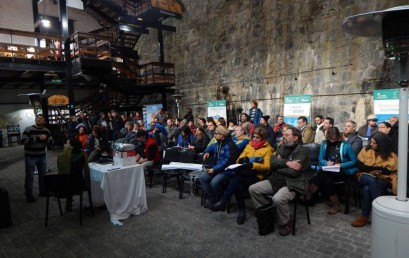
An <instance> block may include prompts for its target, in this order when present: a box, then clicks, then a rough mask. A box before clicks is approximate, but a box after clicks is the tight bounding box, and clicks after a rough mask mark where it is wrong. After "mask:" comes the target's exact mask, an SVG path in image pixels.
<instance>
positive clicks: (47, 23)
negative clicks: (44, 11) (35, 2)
mask: <svg viewBox="0 0 409 258" xmlns="http://www.w3.org/2000/svg"><path fill="white" fill-rule="evenodd" d="M40 22H41V24H42V25H43V26H44V27H45V28H50V26H51V21H50V20H49V19H48V18H47V17H44V16H41V18H40Z"/></svg>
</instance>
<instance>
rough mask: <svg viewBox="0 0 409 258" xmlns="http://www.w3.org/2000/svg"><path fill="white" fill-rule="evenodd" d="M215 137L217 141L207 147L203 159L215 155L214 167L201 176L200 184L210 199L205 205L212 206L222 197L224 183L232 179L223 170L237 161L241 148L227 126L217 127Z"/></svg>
mask: <svg viewBox="0 0 409 258" xmlns="http://www.w3.org/2000/svg"><path fill="white" fill-rule="evenodd" d="M214 137H215V138H216V143H214V144H212V145H210V146H209V147H207V148H206V150H205V151H204V154H203V160H206V159H207V158H208V157H209V156H210V155H212V156H213V164H212V167H211V168H210V169H208V170H207V171H206V172H203V173H201V174H200V176H199V180H200V185H201V186H202V189H203V191H204V192H205V193H206V198H207V200H208V203H207V204H205V207H210V206H212V205H213V204H214V203H216V202H217V201H218V200H219V199H220V197H221V195H222V194H223V185H224V184H225V183H226V182H228V180H229V179H230V177H229V176H228V175H224V174H222V173H221V172H222V171H224V170H225V169H226V168H227V167H228V166H229V165H231V164H233V163H235V162H236V160H237V158H238V156H239V149H238V148H237V146H236V144H235V143H234V142H233V140H232V138H231V136H230V134H229V131H228V130H227V129H226V128H224V127H222V126H219V127H217V128H216V130H215V132H214Z"/></svg>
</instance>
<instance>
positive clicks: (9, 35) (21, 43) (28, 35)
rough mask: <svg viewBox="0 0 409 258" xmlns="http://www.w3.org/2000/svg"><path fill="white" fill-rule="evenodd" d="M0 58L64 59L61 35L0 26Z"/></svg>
mask: <svg viewBox="0 0 409 258" xmlns="http://www.w3.org/2000/svg"><path fill="white" fill-rule="evenodd" d="M0 58H6V59H10V60H11V61H12V62H14V61H16V60H17V59H29V60H37V61H38V62H41V61H44V60H52V61H61V60H64V55H63V44H62V36H55V35H48V34H42V33H36V32H27V31H19V30H11V29H4V28H0Z"/></svg>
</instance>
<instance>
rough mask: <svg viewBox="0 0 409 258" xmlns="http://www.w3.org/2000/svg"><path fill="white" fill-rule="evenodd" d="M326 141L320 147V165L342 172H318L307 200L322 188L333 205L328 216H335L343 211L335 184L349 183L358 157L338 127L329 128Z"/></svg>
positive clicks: (308, 192)
mask: <svg viewBox="0 0 409 258" xmlns="http://www.w3.org/2000/svg"><path fill="white" fill-rule="evenodd" d="M324 121H325V120H324ZM324 126H325V125H324ZM326 139H327V140H326V141H324V142H323V143H322V144H321V147H320V154H319V162H320V165H321V166H339V167H340V171H339V172H335V173H334V172H325V171H320V172H318V173H317V175H316V176H315V177H314V178H312V181H311V184H310V185H309V187H308V191H307V194H306V197H307V200H309V199H310V198H311V196H312V194H313V193H314V192H315V191H317V190H318V188H321V190H322V191H323V192H324V193H325V194H326V195H327V196H328V198H329V199H330V201H331V203H332V207H331V208H330V209H329V210H328V214H332V215H333V214H336V213H337V212H340V211H342V208H341V203H340V202H339V199H338V196H337V193H336V191H335V187H334V182H336V181H347V180H348V179H347V176H350V175H353V174H354V173H355V171H356V170H357V169H356V167H355V166H356V162H357V157H356V154H355V152H354V151H353V149H352V146H351V144H349V143H347V142H346V141H343V140H342V136H341V133H340V132H339V130H338V128H337V127H329V128H328V129H327V134H326ZM348 201H349V200H347V202H348Z"/></svg>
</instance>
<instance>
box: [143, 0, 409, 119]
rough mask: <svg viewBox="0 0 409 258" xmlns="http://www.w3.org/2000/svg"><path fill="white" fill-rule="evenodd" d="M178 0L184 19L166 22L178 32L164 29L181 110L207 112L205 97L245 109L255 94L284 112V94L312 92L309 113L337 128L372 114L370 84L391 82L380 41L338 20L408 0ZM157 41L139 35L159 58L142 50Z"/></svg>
mask: <svg viewBox="0 0 409 258" xmlns="http://www.w3.org/2000/svg"><path fill="white" fill-rule="evenodd" d="M183 2H184V4H185V6H186V13H185V14H184V16H183V19H182V20H172V21H169V22H168V21H167V23H170V24H172V25H174V26H175V27H176V28H177V32H176V33H166V32H165V34H164V36H165V60H166V61H170V62H174V63H175V67H176V76H177V77H176V79H177V89H178V90H179V92H180V93H182V94H184V97H183V99H182V110H184V108H186V107H192V108H193V110H194V113H195V114H197V116H206V112H207V101H208V100H212V99H227V100H228V102H229V105H228V106H229V109H230V111H232V110H235V109H236V108H237V107H242V108H244V110H247V109H248V108H249V107H250V103H249V102H250V100H251V99H256V100H258V101H259V106H260V107H261V109H262V110H263V111H264V113H266V114H269V115H270V116H272V117H274V116H275V115H276V114H278V113H282V111H283V96H284V95H292V94H296V95H298V94H311V95H312V96H313V97H312V102H313V108H312V114H313V115H318V114H322V115H324V116H332V117H334V118H335V120H336V125H338V126H341V124H342V121H345V120H346V119H349V118H351V119H355V120H356V121H357V122H358V123H359V124H362V123H364V121H365V117H366V115H368V114H369V113H371V112H373V107H372V105H373V103H372V96H371V92H372V90H374V89H379V88H391V87H395V85H394V71H393V63H391V62H390V61H389V60H386V58H385V57H384V54H383V47H382V41H381V39H380V38H378V39H368V38H359V37H353V36H351V35H349V34H346V33H345V32H344V31H342V29H341V24H342V21H343V20H344V18H345V17H348V16H351V15H355V14H360V13H365V12H370V11H376V10H383V9H387V8H391V7H394V6H399V5H404V4H407V1H402V0H392V1H381V0H376V1H358V0H355V1H353V0H350V1H327V0H325V1H312V0H311V1H308V0H305V1H295V0H292V1H279V0H278V1H269V0H264V1H263V0H252V1H224V0H205V1H195V0H185V1H183ZM156 40H157V35H156V33H152V34H151V35H149V36H143V37H142V39H141V42H140V43H139V45H138V49H139V51H140V55H141V56H142V58H143V59H146V60H152V59H158V56H159V52H158V51H159V48H150V49H149V50H148V51H146V50H145V49H146V46H148V45H150V46H157V43H156ZM169 103H171V101H169ZM229 114H231V115H233V114H232V112H229ZM270 122H271V123H273V122H275V121H274V120H273V121H270Z"/></svg>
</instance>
